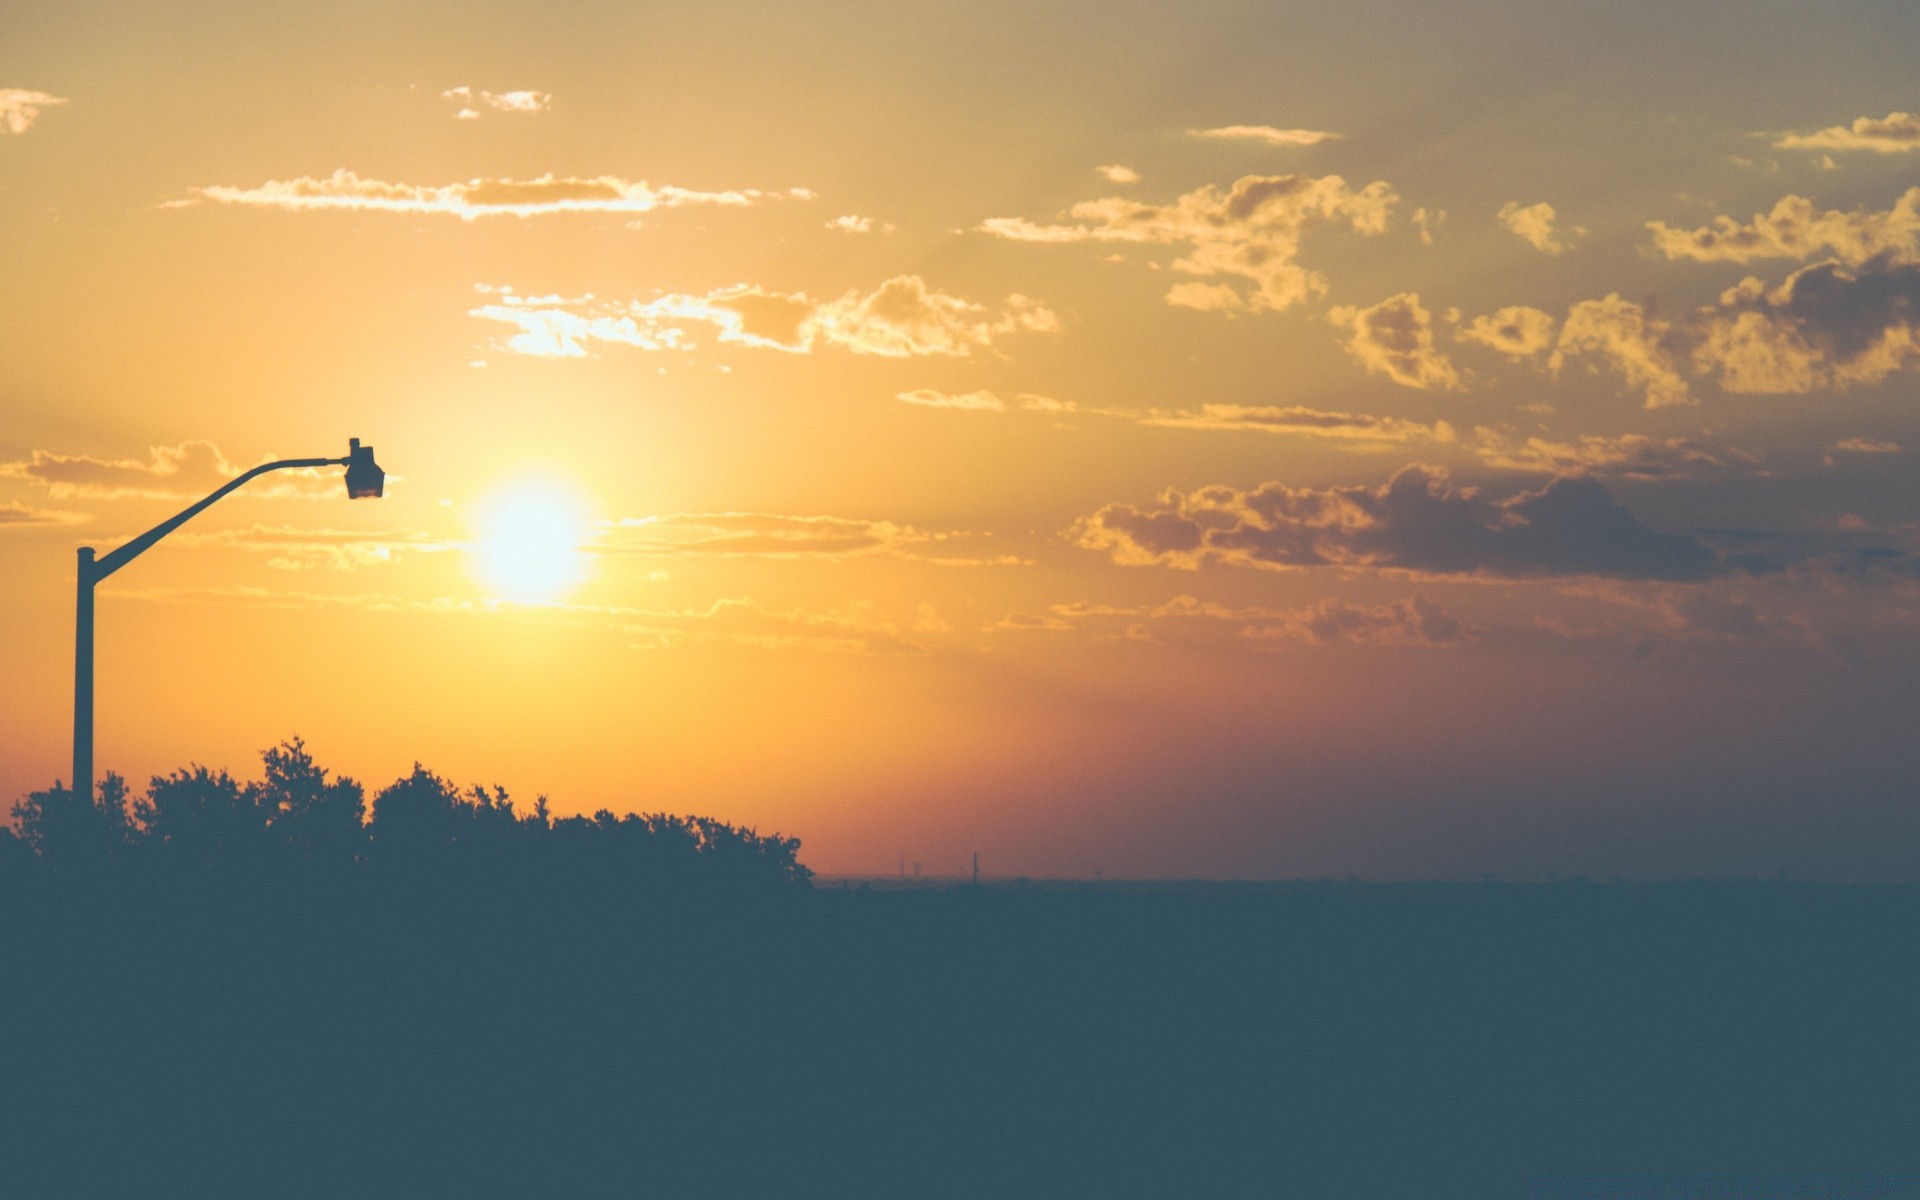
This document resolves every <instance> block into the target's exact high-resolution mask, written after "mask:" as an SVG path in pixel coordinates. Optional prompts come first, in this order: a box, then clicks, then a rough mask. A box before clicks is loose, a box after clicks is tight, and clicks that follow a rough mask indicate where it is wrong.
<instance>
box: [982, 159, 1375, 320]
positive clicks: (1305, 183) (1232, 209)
mask: <svg viewBox="0 0 1920 1200" xmlns="http://www.w3.org/2000/svg"><path fill="white" fill-rule="evenodd" d="M1398 202H1399V197H1398V196H1396V195H1395V194H1394V191H1393V189H1392V188H1391V187H1389V186H1388V185H1387V184H1385V183H1383V182H1375V183H1370V184H1368V185H1367V186H1366V187H1364V188H1361V189H1360V190H1358V191H1355V190H1354V189H1352V188H1350V187H1348V186H1347V181H1346V180H1344V179H1342V178H1340V176H1338V175H1326V176H1321V177H1319V178H1315V177H1313V176H1308V175H1248V176H1246V177H1244V178H1242V179H1240V180H1238V181H1237V182H1235V183H1234V184H1233V186H1232V187H1230V188H1228V189H1227V190H1225V191H1221V190H1219V189H1218V188H1215V187H1213V186H1211V185H1209V186H1207V187H1202V188H1199V189H1197V190H1195V191H1191V192H1187V193H1186V194H1184V195H1181V196H1178V197H1176V198H1175V199H1174V200H1172V201H1171V202H1169V203H1167V204H1148V203H1143V202H1141V201H1137V200H1130V199H1127V198H1125V197H1108V198H1106V199H1100V200H1087V201H1083V202H1081V203H1079V204H1076V205H1074V206H1073V207H1072V208H1070V209H1068V210H1067V213H1066V217H1067V221H1068V223H1065V224H1052V225H1048V224H1040V223H1037V222H1034V221H1029V220H1027V219H1026V218H1024V217H990V218H988V219H987V220H985V221H983V222H981V224H980V229H981V231H983V232H985V233H989V234H992V235H993V236H995V237H1003V238H1009V239H1011V240H1013V241H1021V242H1051V243H1066V242H1122V243H1136V244H1144V245H1166V246H1183V247H1185V248H1186V253H1185V254H1183V255H1182V256H1181V257H1180V258H1178V259H1175V260H1174V262H1173V264H1172V265H1173V269H1174V270H1175V271H1178V272H1181V273H1184V274H1188V275H1193V276H1197V277H1201V278H1222V277H1224V278H1226V279H1237V280H1242V281H1245V282H1248V283H1251V285H1252V291H1251V293H1250V294H1249V295H1247V296H1246V297H1244V298H1243V297H1240V296H1239V295H1238V293H1235V292H1232V291H1223V288H1224V285H1216V286H1215V287H1214V288H1213V289H1210V290H1206V291H1205V292H1204V294H1202V293H1196V292H1194V291H1193V290H1192V289H1191V285H1177V286H1176V289H1175V291H1174V292H1171V293H1169V295H1168V300H1169V301H1170V302H1172V303H1175V304H1182V305H1185V306H1187V307H1199V308H1210V309H1230V308H1252V309H1273V310H1279V309H1284V308H1288V307H1291V306H1292V305H1295V304H1298V303H1300V302H1301V301H1303V300H1307V299H1310V298H1313V297H1317V296H1321V295H1324V294H1325V292H1326V290H1327V281H1326V277H1325V276H1323V275H1322V274H1320V273H1319V272H1317V271H1312V270H1309V269H1307V268H1305V267H1303V266H1301V265H1300V264H1299V263H1298V262H1296V261H1295V260H1296V258H1297V257H1298V255H1299V251H1300V239H1301V236H1302V234H1303V232H1304V231H1305V230H1306V229H1307V228H1308V227H1310V226H1313V225H1319V224H1333V225H1345V226H1347V227H1349V228H1351V229H1352V230H1353V231H1354V232H1356V233H1361V234H1378V233H1383V232H1385V231H1386V228H1387V218H1388V215H1389V213H1390V212H1391V211H1392V209H1393V206H1394V205H1395V204H1396V203H1398Z"/></svg>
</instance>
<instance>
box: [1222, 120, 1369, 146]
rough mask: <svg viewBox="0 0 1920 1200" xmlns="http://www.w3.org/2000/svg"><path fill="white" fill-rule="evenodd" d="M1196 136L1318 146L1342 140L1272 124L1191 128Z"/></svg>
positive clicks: (1310, 130) (1311, 130)
mask: <svg viewBox="0 0 1920 1200" xmlns="http://www.w3.org/2000/svg"><path fill="white" fill-rule="evenodd" d="M1187 132H1188V133H1190V134H1192V135H1193V136H1194V137H1202V138H1220V139H1225V140H1229V141H1243V142H1264V143H1265V144H1267V145H1269V146H1318V145H1319V144H1320V143H1322V142H1334V141H1338V140H1340V135H1339V134H1337V133H1327V132H1326V131H1324V130H1320V129H1275V128H1274V127H1273V126H1271V125H1222V126H1220V127H1218V128H1216V129H1189V130H1187Z"/></svg>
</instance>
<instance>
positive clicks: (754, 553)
mask: <svg viewBox="0 0 1920 1200" xmlns="http://www.w3.org/2000/svg"><path fill="white" fill-rule="evenodd" d="M986 536H987V535H984V534H977V533H968V532H965V531H961V530H921V529H916V528H914V527H913V526H911V525H900V524H896V523H895V522H892V521H873V520H866V519H863V518H855V517H832V516H789V515H784V514H780V513H751V512H725V513H668V514H664V515H660V516H649V517H626V518H623V519H621V520H618V521H611V522H608V523H607V524H606V525H605V526H604V527H603V528H602V531H601V535H600V537H599V539H598V540H597V541H596V543H595V550H596V552H598V553H602V554H631V555H640V556H646V557H657V558H684V557H720V558H771V559H802V558H821V559H843V558H852V557H857V556H867V555H890V556H893V557H896V558H909V559H914V560H917V561H921V562H929V563H933V564H934V565H937V566H953V567H959V566H1014V565H1024V562H1025V560H1023V559H1021V558H1019V557H1017V556H1014V555H994V554H984V555H982V554H973V553H965V552H962V550H961V548H962V547H963V546H965V545H967V544H970V543H973V542H977V541H980V540H985V539H986Z"/></svg>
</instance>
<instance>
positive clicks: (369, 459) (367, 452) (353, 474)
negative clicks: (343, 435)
mask: <svg viewBox="0 0 1920 1200" xmlns="http://www.w3.org/2000/svg"><path fill="white" fill-rule="evenodd" d="M347 447H348V449H347V499H349V500H363V499H367V498H369V497H375V496H379V495H381V494H383V493H384V492H385V491H386V487H387V473H386V472H385V471H382V470H381V469H380V465H379V464H378V463H376V462H374V461H373V447H372V446H362V445H361V444H360V439H359V438H354V439H352V440H351V441H349V442H348V443H347Z"/></svg>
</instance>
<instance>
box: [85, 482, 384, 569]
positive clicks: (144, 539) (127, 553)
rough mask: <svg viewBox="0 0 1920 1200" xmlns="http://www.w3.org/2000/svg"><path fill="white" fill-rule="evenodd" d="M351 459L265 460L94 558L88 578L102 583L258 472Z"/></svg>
mask: <svg viewBox="0 0 1920 1200" xmlns="http://www.w3.org/2000/svg"><path fill="white" fill-rule="evenodd" d="M347 461H348V460H347V459H344V458H284V459H281V460H280V461H279V462H270V463H261V464H260V465H259V466H257V467H255V468H253V469H252V470H251V471H247V472H245V473H243V474H240V475H237V476H235V477H234V478H233V480H232V481H231V482H229V483H228V484H227V485H226V486H225V487H222V488H221V489H220V490H219V491H216V492H215V493H213V495H211V496H208V497H207V498H206V499H205V500H202V501H200V502H199V503H198V504H195V505H193V506H192V507H191V508H188V509H187V510H186V511H184V512H181V513H179V514H177V515H175V516H172V517H169V518H167V519H166V520H164V521H162V522H160V523H159V524H158V525H155V526H154V527H153V528H152V529H149V530H147V531H146V532H145V533H143V534H141V535H140V536H139V537H137V538H134V539H133V540H132V541H130V542H128V543H127V544H126V545H124V546H122V547H120V548H119V549H118V550H115V551H113V552H112V553H110V554H108V555H106V556H105V557H103V558H101V559H99V560H98V561H96V562H94V564H93V565H92V567H91V568H90V574H91V576H92V578H91V579H90V580H89V581H88V582H90V583H98V582H99V581H100V580H102V579H105V578H106V577H107V576H109V575H111V574H113V573H114V572H115V571H118V570H119V569H120V568H121V567H124V566H126V565H127V564H128V563H129V562H132V561H133V560H134V559H135V558H136V557H138V556H139V555H140V553H141V552H142V551H144V550H146V549H147V548H148V547H149V546H151V545H153V544H154V543H155V542H157V541H159V540H160V539H161V538H163V537H165V536H167V535H168V534H170V533H172V532H173V531H174V530H176V529H178V528H180V526H182V525H184V524H186V523H187V522H188V521H189V520H191V519H192V518H193V517H195V516H196V515H198V514H199V512H200V510H201V509H203V508H205V507H207V505H209V504H212V503H213V502H214V501H215V500H218V499H219V498H220V497H222V496H224V495H226V494H227V493H228V492H231V491H232V490H233V489H235V488H237V487H239V486H240V485H241V484H243V483H245V482H247V481H248V480H249V479H252V478H253V477H254V476H256V475H265V474H266V473H267V472H268V471H280V470H284V469H286V468H288V467H338V466H344V465H345V464H346V463H347Z"/></svg>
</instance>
